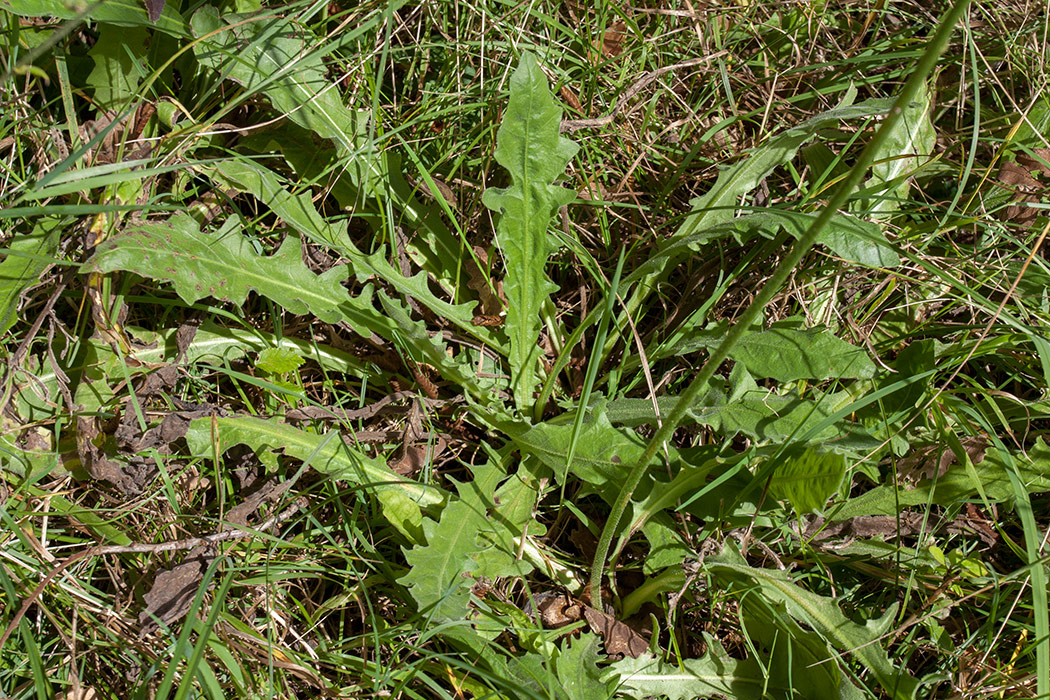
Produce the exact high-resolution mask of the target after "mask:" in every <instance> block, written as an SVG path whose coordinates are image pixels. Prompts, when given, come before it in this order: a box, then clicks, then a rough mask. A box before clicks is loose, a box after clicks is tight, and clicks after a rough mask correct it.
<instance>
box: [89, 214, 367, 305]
mask: <svg viewBox="0 0 1050 700" xmlns="http://www.w3.org/2000/svg"><path fill="white" fill-rule="evenodd" d="M231 221H232V220H231ZM114 270H130V271H132V272H135V273H137V274H140V275H142V276H143V277H149V278H152V279H162V280H169V281H172V282H174V283H175V292H176V293H177V294H178V295H179V296H180V297H181V298H182V299H183V301H185V302H186V303H187V304H192V303H194V302H195V301H197V300H198V299H202V298H204V297H207V296H212V297H215V298H216V299H221V300H223V301H230V302H233V303H234V304H237V305H238V306H240V305H241V304H243V303H244V301H245V299H246V298H247V296H248V291H249V290H254V291H255V292H257V293H258V294H262V295H263V296H265V297H267V298H268V299H270V300H272V301H274V302H275V303H277V304H279V305H280V306H281V307H282V308H284V309H286V310H287V311H288V312H289V313H293V314H297V315H303V314H307V313H310V314H313V315H314V316H317V317H318V318H319V319H321V320H322V321H324V322H326V323H336V322H337V321H341V320H343V314H342V312H341V311H340V310H339V305H340V304H341V303H343V302H344V301H346V300H347V298H348V297H349V295H348V294H347V291H346V290H345V289H344V288H343V286H342V282H343V280H345V279H346V277H347V275H348V273H349V270H348V269H347V267H346V266H345V265H340V266H337V267H334V268H332V269H331V270H328V271H327V272H325V273H324V274H322V275H315V274H314V273H312V272H310V271H309V270H308V269H307V268H306V265H304V264H303V260H302V248H301V245H300V242H299V239H298V238H296V237H294V236H289V237H288V238H286V239H285V240H284V243H282V244H281V247H280V249H279V250H278V251H277V252H276V253H274V254H273V255H272V256H269V257H266V256H262V255H259V254H258V253H256V252H255V250H254V248H253V247H252V245H251V243H250V242H249V241H248V239H247V238H246V237H244V236H243V235H241V233H240V232H239V231H237V230H235V229H234V228H233V227H232V226H229V227H227V230H225V231H220V232H218V233H214V234H209V233H203V232H202V231H201V230H200V228H199V227H198V226H197V222H195V221H194V220H193V219H192V218H190V217H189V216H188V215H186V214H182V213H178V214H175V215H174V216H172V217H171V218H170V219H169V220H167V221H158V222H145V223H140V224H137V225H135V224H133V225H131V226H129V227H128V228H126V229H125V230H124V231H123V232H121V233H120V234H118V235H116V236H113V237H112V238H109V239H107V240H106V241H105V242H103V243H102V244H101V245H99V247H98V248H97V249H96V250H95V254H94V255H93V256H92V257H91V259H90V260H89V261H88V262H87V264H86V265H85V271H86V272H112V271H114Z"/></svg>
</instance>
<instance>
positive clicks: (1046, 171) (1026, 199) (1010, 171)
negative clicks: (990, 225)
mask: <svg viewBox="0 0 1050 700" xmlns="http://www.w3.org/2000/svg"><path fill="white" fill-rule="evenodd" d="M1035 154H1036V156H1038V157H1037V158H1032V157H1031V156H1029V155H1027V154H1021V155H1018V156H1017V162H1016V163H1014V162H1010V161H1007V162H1005V163H1003V164H1002V166H1001V167H1000V168H999V182H1000V183H1001V184H1002V185H1003V186H1004V187H1005V188H1006V189H1008V190H1011V191H1013V192H1014V193H1015V194H1014V197H1013V201H1014V202H1020V203H1015V204H1011V205H1010V206H1008V207H1007V208H1006V209H1005V210H1004V211H1003V218H1004V219H1006V220H1007V221H1013V222H1015V223H1017V224H1020V225H1021V226H1027V225H1028V224H1031V223H1032V222H1033V221H1035V219H1036V217H1037V216H1039V210H1038V209H1035V208H1033V207H1030V206H1027V205H1028V204H1029V203H1035V202H1038V201H1039V197H1040V195H1041V194H1042V193H1043V192H1045V191H1046V189H1047V183H1046V182H1044V181H1042V180H1041V178H1045V177H1046V176H1048V175H1050V168H1048V167H1047V165H1046V163H1047V162H1050V149H1046V148H1037V149H1036V150H1035Z"/></svg>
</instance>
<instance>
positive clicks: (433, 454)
mask: <svg viewBox="0 0 1050 700" xmlns="http://www.w3.org/2000/svg"><path fill="white" fill-rule="evenodd" d="M447 445H448V442H447V441H446V440H445V439H444V438H442V437H438V439H437V441H436V442H435V443H434V444H433V445H405V446H404V449H402V450H398V453H399V454H400V455H401V456H400V457H399V458H396V459H393V460H391V461H390V462H389V464H388V466H389V467H390V468H391V469H393V470H394V471H395V472H397V473H398V474H400V475H401V476H411V475H413V474H418V473H419V472H420V471H421V470H422V469H423V467H425V466H426V465H427V463H433V462H434V460H435V459H437V458H438V455H440V454H441V453H442V452H444V451H445V447H446V446H447Z"/></svg>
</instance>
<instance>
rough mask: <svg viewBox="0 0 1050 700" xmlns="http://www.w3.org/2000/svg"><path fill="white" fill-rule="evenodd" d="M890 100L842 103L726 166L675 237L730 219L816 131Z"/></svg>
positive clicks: (870, 113) (884, 107)
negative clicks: (743, 198)
mask: <svg viewBox="0 0 1050 700" xmlns="http://www.w3.org/2000/svg"><path fill="white" fill-rule="evenodd" d="M892 105H893V100H887V99H877V100H868V101H866V102H862V103H860V104H858V105H842V106H839V107H835V108H834V109H831V110H828V111H827V112H823V113H821V114H818V115H816V116H815V117H812V118H810V119H808V120H806V121H804V122H803V123H801V124H799V125H798V126H796V127H792V128H791V129H788V130H787V131H785V132H784V133H783V134H780V135H778V136H775V137H773V138H772V139H770V141H769V142H768V143H766V144H765V145H763V146H760V147H758V148H757V149H755V150H754V151H752V152H751V155H749V156H748V157H747V158H745V159H744V160H742V161H740V162H739V163H735V164H734V165H731V166H729V167H728V168H726V169H725V170H723V171H722V172H721V173H719V175H718V179H717V180H716V181H715V184H714V185H713V186H712V187H711V189H710V190H708V191H707V193H706V194H704V195H703V196H701V197H697V198H696V199H694V200H692V201H691V202H690V203H689V204H690V205H691V207H692V212H691V213H690V214H689V217H688V218H686V220H685V222H683V223H682V225H681V226H680V227H679V229H678V231H677V232H676V233H675V235H674V237H675V238H678V237H680V236H687V235H689V234H691V233H693V232H694V231H697V230H699V229H701V228H709V227H711V226H714V225H716V224H720V223H722V222H724V221H728V220H730V219H732V218H733V215H734V211H735V210H736V207H737V205H738V203H739V199H740V197H742V196H744V195H745V194H747V193H748V192H750V191H751V190H753V189H755V188H756V187H758V185H759V184H760V183H761V182H762V180H764V179H765V178H766V176H768V175H769V174H770V173H771V172H773V169H774V168H776V167H778V166H780V165H783V164H784V163H787V162H788V161H790V160H791V159H792V158H794V157H795V152H796V151H798V149H799V147H800V146H802V145H803V144H804V143H806V142H807V141H809V140H811V139H812V138H814V137H815V136H816V135H817V133H818V132H819V131H820V130H821V129H823V128H825V127H827V126H831V125H833V124H835V123H837V122H839V121H843V120H849V119H859V118H863V117H874V116H879V115H883V114H886V113H887V112H888V111H889V109H890V107H891V106H892Z"/></svg>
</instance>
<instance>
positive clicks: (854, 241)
mask: <svg viewBox="0 0 1050 700" xmlns="http://www.w3.org/2000/svg"><path fill="white" fill-rule="evenodd" d="M751 216H753V217H755V218H756V220H757V223H759V224H762V225H763V228H765V229H771V228H774V227H781V228H783V229H784V230H785V231H787V233H789V234H790V235H792V236H793V237H795V238H801V237H802V235H803V234H804V233H805V232H806V229H808V228H809V226H810V224H812V223H813V221H814V219H816V218H817V215H816V214H808V213H802V212H796V211H789V210H786V209H768V210H766V211H763V212H760V213H758V214H752V215H751ZM742 218H744V219H747V218H750V217H742ZM817 243H819V244H820V245H823V246H827V248H828V249H829V250H831V252H832V253H834V254H835V255H837V256H838V257H840V258H842V259H843V260H846V261H848V262H853V263H858V264H860V265H866V266H867V267H880V268H891V267H899V266H900V264H901V259H900V256H899V255H897V251H896V250H895V249H894V248H893V245H892V244H891V243H890V242H889V241H888V240H886V236H885V235H884V234H883V232H882V228H881V227H880V226H879V225H878V224H874V223H871V222H869V221H863V220H862V219H858V218H857V217H855V216H852V215H850V214H836V215H835V217H834V218H832V220H831V222H830V223H829V224H828V226H827V228H825V229H824V230H823V231H822V232H821V234H820V236H819V237H818V238H817Z"/></svg>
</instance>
